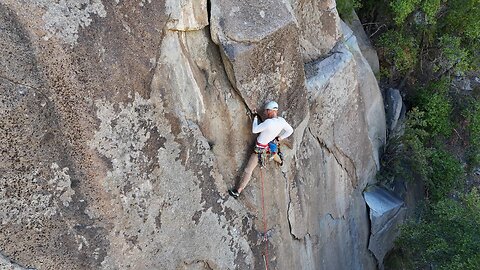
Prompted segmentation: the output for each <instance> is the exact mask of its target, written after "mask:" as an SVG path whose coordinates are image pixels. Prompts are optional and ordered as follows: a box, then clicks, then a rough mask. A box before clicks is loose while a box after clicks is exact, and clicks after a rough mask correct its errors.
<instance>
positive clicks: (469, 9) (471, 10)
mask: <svg viewBox="0 0 480 270" xmlns="http://www.w3.org/2000/svg"><path fill="white" fill-rule="evenodd" d="M447 7H448V8H447V9H446V13H447V15H446V16H445V21H444V26H445V31H446V32H448V33H450V34H452V35H456V36H459V37H464V38H466V39H468V40H470V41H474V40H477V41H478V39H479V38H480V0H449V1H447Z"/></svg>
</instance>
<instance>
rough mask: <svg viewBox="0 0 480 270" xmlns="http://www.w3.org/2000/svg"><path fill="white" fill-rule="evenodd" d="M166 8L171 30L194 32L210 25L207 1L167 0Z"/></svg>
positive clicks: (168, 24)
mask: <svg viewBox="0 0 480 270" xmlns="http://www.w3.org/2000/svg"><path fill="white" fill-rule="evenodd" d="M165 7H166V11H165V12H166V13H167V16H168V22H167V28H168V29H169V30H175V31H194V30H200V29H202V28H204V27H205V26H207V25H208V12H207V0H167V1H166V2H165Z"/></svg>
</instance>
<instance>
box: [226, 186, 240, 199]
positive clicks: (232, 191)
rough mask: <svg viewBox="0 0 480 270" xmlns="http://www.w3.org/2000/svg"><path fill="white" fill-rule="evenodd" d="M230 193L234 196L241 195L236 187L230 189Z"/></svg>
mask: <svg viewBox="0 0 480 270" xmlns="http://www.w3.org/2000/svg"><path fill="white" fill-rule="evenodd" d="M228 194H230V195H231V196H232V197H233V198H235V199H236V198H238V196H240V193H238V191H237V190H236V189H234V188H232V189H229V190H228Z"/></svg>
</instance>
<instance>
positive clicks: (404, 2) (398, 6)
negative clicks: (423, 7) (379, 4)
mask: <svg viewBox="0 0 480 270" xmlns="http://www.w3.org/2000/svg"><path fill="white" fill-rule="evenodd" d="M419 4H420V0H394V1H391V2H390V7H391V9H392V11H393V15H394V19H393V20H394V21H395V23H396V24H397V25H401V24H402V23H404V22H405V20H406V19H407V17H408V16H409V15H410V14H411V13H412V12H413V11H415V9H416V8H417V6H418V5H419Z"/></svg>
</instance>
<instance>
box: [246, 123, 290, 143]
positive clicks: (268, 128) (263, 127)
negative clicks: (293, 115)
mask: <svg viewBox="0 0 480 270" xmlns="http://www.w3.org/2000/svg"><path fill="white" fill-rule="evenodd" d="M252 132H253V133H260V135H258V137H257V142H258V143H260V144H268V143H269V142H271V141H272V140H273V139H275V137H277V136H278V137H279V139H280V140H283V139H285V138H287V137H288V136H290V135H292V133H293V128H292V126H290V125H289V124H288V123H287V121H285V119H283V118H282V117H276V118H269V119H267V120H265V121H264V122H262V123H261V124H258V118H257V117H255V118H254V119H253V125H252Z"/></svg>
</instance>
